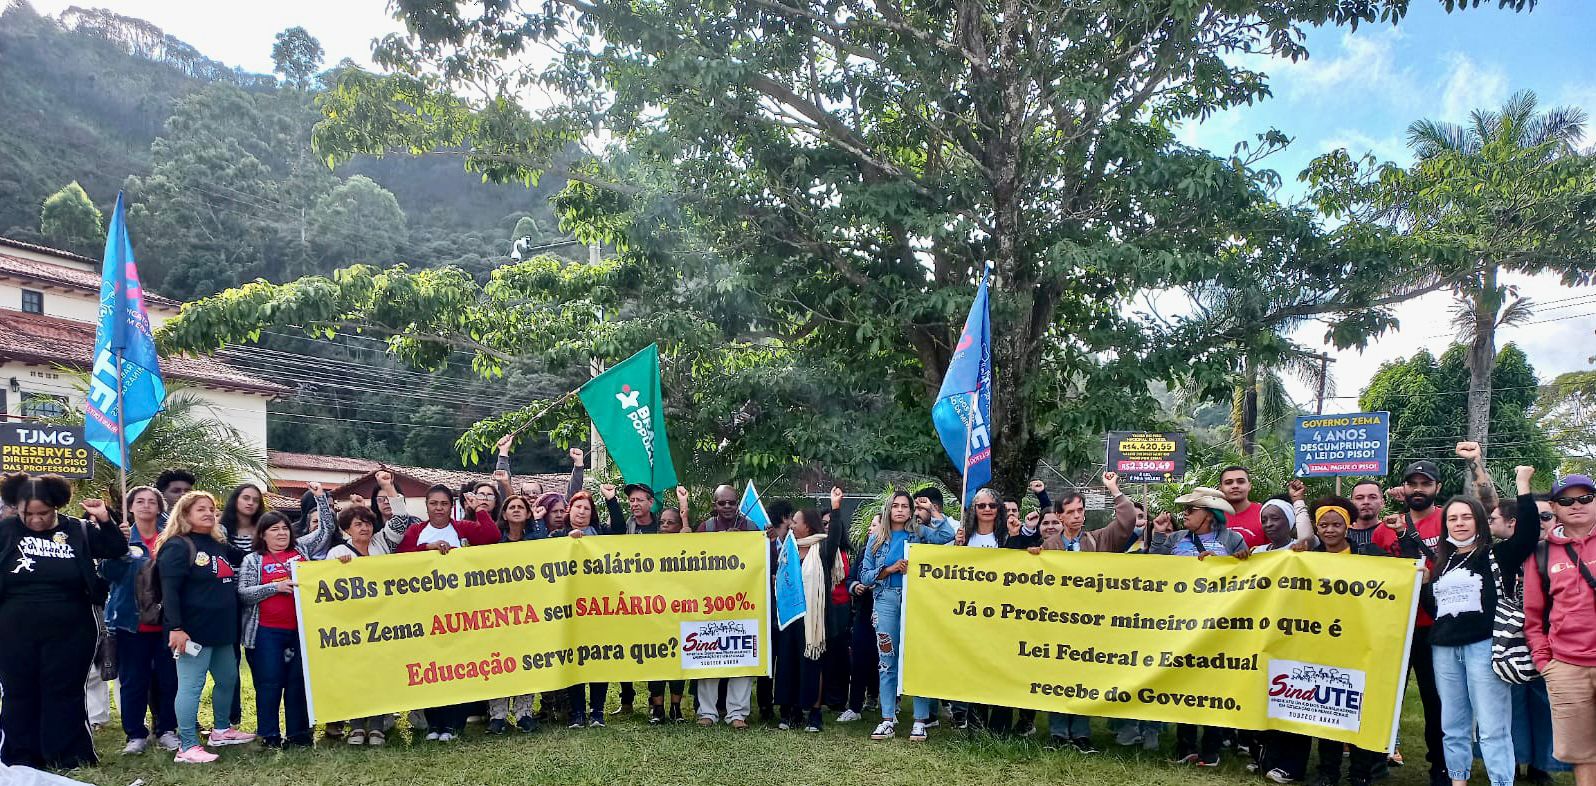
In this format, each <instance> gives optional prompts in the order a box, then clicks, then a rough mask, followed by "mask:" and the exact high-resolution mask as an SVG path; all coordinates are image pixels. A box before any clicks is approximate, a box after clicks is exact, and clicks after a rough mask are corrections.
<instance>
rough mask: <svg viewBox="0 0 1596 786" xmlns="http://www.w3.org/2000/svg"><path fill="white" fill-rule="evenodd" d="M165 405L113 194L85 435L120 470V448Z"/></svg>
mask: <svg viewBox="0 0 1596 786" xmlns="http://www.w3.org/2000/svg"><path fill="white" fill-rule="evenodd" d="M119 360H120V363H119V362H118V361H119ZM165 403H166V383H165V382H163V381H162V380H161V364H160V359H159V358H158V357H157V356H156V354H155V338H154V336H153V334H152V333H151V330H150V315H149V312H148V311H147V310H145V308H144V287H143V285H142V284H140V283H139V271H138V267H137V266H136V265H135V264H134V262H133V242H132V241H131V240H129V239H128V235H127V215H126V211H125V210H124V209H123V205H122V194H121V193H118V194H117V195H116V212H114V213H112V214H111V229H110V231H109V232H107V233H106V235H105V262H104V266H103V268H102V270H101V273H100V326H99V328H98V329H97V330H96V331H95V333H94V369H93V371H91V372H90V374H89V395H88V397H87V399H86V400H85V402H84V413H83V436H84V439H85V440H86V441H87V442H88V443H89V444H90V445H91V446H93V447H94V449H95V450H98V451H100V455H102V456H105V458H106V460H107V461H109V462H111V463H112V464H115V465H116V466H117V467H121V468H124V469H125V468H126V467H127V465H128V457H127V456H124V455H123V454H122V452H123V450H124V449H126V448H128V447H130V446H131V445H132V444H133V443H134V442H135V441H137V440H138V438H139V435H140V434H143V433H144V429H145V428H146V427H147V426H149V425H150V420H152V419H153V418H154V417H155V416H156V415H157V414H158V413H160V411H161V410H162V409H164V408H165ZM119 411H120V417H119V416H118V412H119Z"/></svg>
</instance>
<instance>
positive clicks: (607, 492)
mask: <svg viewBox="0 0 1596 786" xmlns="http://www.w3.org/2000/svg"><path fill="white" fill-rule="evenodd" d="M599 493H600V494H603V495H604V498H605V499H615V484H614V483H605V484H604V485H602V486H599Z"/></svg>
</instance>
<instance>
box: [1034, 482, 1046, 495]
mask: <svg viewBox="0 0 1596 786" xmlns="http://www.w3.org/2000/svg"><path fill="white" fill-rule="evenodd" d="M1044 491H1047V484H1046V483H1043V482H1042V481H1040V480H1033V481H1031V493H1032V494H1040V493H1042V492H1044Z"/></svg>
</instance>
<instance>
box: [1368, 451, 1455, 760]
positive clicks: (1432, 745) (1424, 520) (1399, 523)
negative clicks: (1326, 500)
mask: <svg viewBox="0 0 1596 786" xmlns="http://www.w3.org/2000/svg"><path fill="white" fill-rule="evenodd" d="M1386 493H1387V494H1389V495H1390V496H1391V497H1392V498H1393V499H1395V500H1396V501H1397V503H1398V505H1399V506H1400V507H1401V508H1402V512H1401V513H1397V514H1394V515H1391V516H1387V517H1386V520H1385V526H1383V527H1381V528H1380V529H1379V530H1378V531H1376V532H1375V533H1374V538H1373V540H1374V545H1376V546H1379V547H1380V548H1382V549H1385V550H1386V552H1388V553H1389V554H1391V555H1392V556H1401V550H1400V548H1399V547H1398V545H1397V538H1398V537H1400V536H1401V535H1402V534H1403V533H1404V532H1407V531H1408V530H1409V529H1411V530H1413V531H1414V532H1415V533H1417V534H1418V536H1419V541H1420V543H1421V544H1422V546H1421V547H1420V549H1419V551H1420V552H1421V553H1422V554H1423V555H1424V558H1425V561H1426V562H1427V563H1432V564H1430V569H1431V570H1434V569H1435V566H1434V564H1433V561H1434V559H1435V547H1436V544H1438V543H1440V542H1441V535H1442V534H1443V527H1442V524H1441V506H1440V505H1437V504H1435V502H1436V499H1437V498H1438V497H1439V496H1440V494H1441V470H1440V468H1439V467H1437V466H1435V462H1433V461H1415V462H1413V463H1412V464H1409V465H1408V466H1407V468H1406V469H1404V470H1402V485H1400V486H1396V487H1394V488H1392V489H1391V490H1390V491H1387V492H1386ZM1431 622H1432V620H1431V619H1430V615H1429V614H1428V613H1426V612H1425V611H1424V609H1423V608H1422V607H1421V608H1420V609H1419V611H1418V616H1417V618H1415V620H1414V622H1413V646H1412V647H1411V648H1410V649H1409V650H1408V663H1409V664H1410V665H1411V666H1412V668H1413V674H1414V676H1416V677H1418V680H1417V682H1418V684H1419V703H1420V704H1422V705H1423V706H1424V747H1425V758H1426V759H1428V760H1429V762H1430V786H1451V783H1452V778H1451V776H1449V775H1447V772H1446V759H1445V757H1444V755H1443V752H1442V748H1441V695H1440V694H1439V693H1437V692H1436V689H1435V659H1434V656H1433V655H1432V653H1431V650H1430V623H1431Z"/></svg>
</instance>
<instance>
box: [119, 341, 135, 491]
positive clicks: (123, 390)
mask: <svg viewBox="0 0 1596 786" xmlns="http://www.w3.org/2000/svg"><path fill="white" fill-rule="evenodd" d="M126 398H127V386H126V385H124V384H123V381H122V352H121V350H118V351H117V353H116V441H117V444H118V445H120V446H121V449H122V460H121V461H120V462H118V464H119V465H120V466H118V467H117V475H118V477H120V478H121V485H122V496H121V497H120V498H119V499H118V500H117V509H118V510H121V511H122V518H123V519H124V520H126V521H131V520H132V519H129V518H127V517H128V516H129V515H130V514H129V513H128V511H127V510H125V508H126V507H127V465H128V462H129V460H130V459H131V458H132V457H131V456H129V455H128V454H127V428H126V425H125V423H124V414H125V413H126V412H127V407H126V403H127V401H126Z"/></svg>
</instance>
